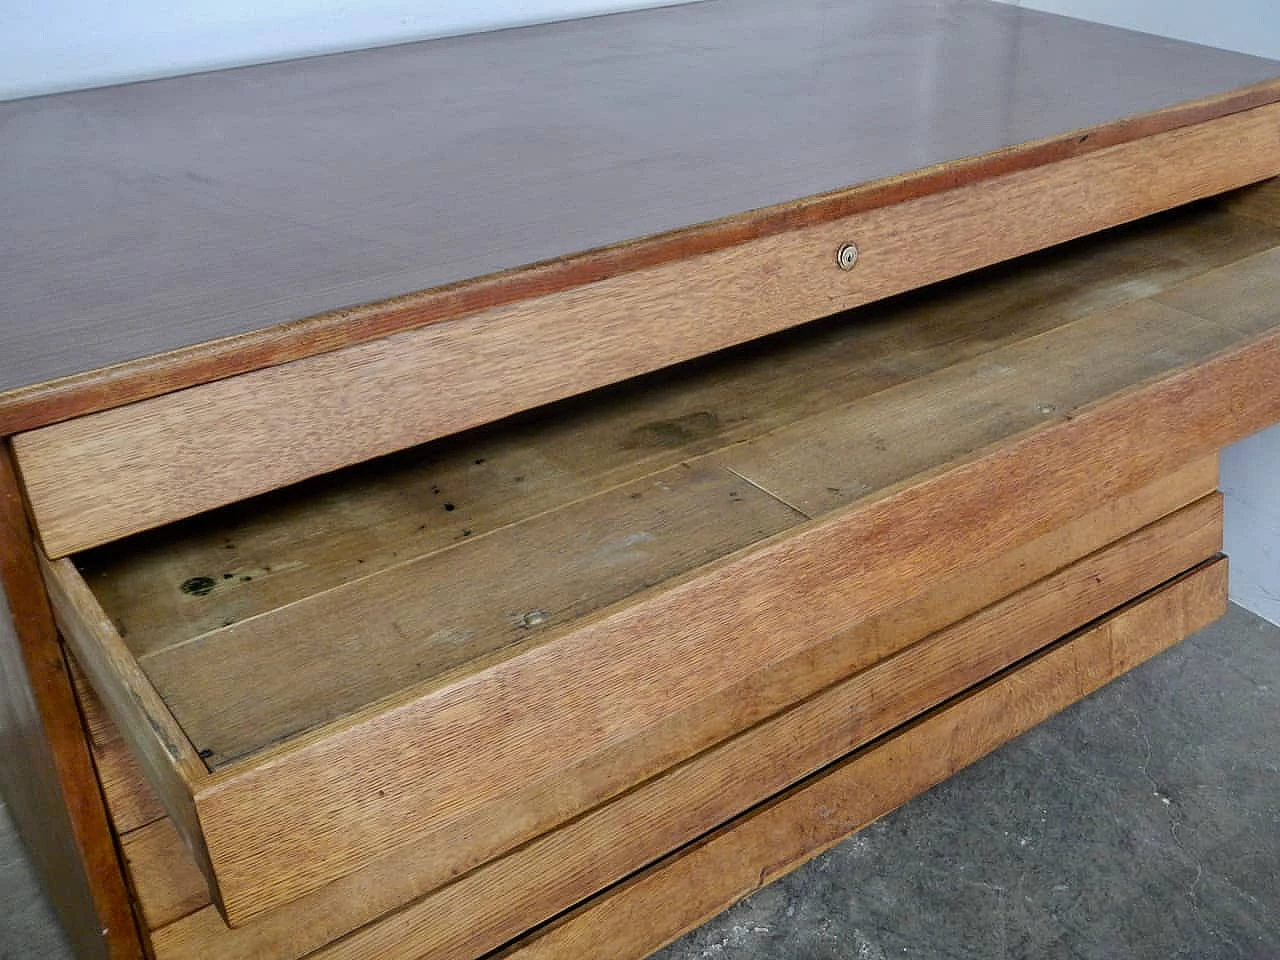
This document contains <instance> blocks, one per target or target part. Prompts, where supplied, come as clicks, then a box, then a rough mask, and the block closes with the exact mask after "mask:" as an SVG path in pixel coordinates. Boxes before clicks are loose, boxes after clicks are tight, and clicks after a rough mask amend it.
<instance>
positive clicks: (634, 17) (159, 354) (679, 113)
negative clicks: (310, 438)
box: [0, 0, 1280, 433]
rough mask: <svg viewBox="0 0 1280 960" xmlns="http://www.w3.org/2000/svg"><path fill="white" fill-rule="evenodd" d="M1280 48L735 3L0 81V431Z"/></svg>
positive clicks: (486, 303)
mask: <svg viewBox="0 0 1280 960" xmlns="http://www.w3.org/2000/svg"><path fill="white" fill-rule="evenodd" d="M1031 49H1034V50H1035V51H1036V55H1035V56H1034V57H1032V56H1026V55H1023V52H1024V51H1026V50H1031ZM1277 74H1280V69H1278V68H1277V67H1276V65H1275V64H1274V63H1271V62H1269V61H1264V60H1258V59H1255V58H1250V57H1244V56H1240V55H1237V54H1229V53H1224V52H1221V51H1213V50H1208V49H1205V48H1203V47H1194V46H1191V45H1188V44H1183V43H1179V42H1176V41H1171V40H1165V39H1162V38H1156V37H1151V36H1142V35H1137V34H1127V33H1124V32H1122V31H1117V30H1114V29H1109V28H1105V27H1100V26H1096V25H1093V24H1086V23H1082V22H1080V21H1071V20H1064V19H1060V18H1055V17H1051V16H1048V15H1045V14H1040V13H1036V12H1033V11H1028V10H1021V9H1016V8H1014V9H1010V8H1009V7H1007V6H1003V5H999V4H988V3H978V2H973V0H909V2H901V0H860V2H858V3H856V4H848V3H838V2H832V0H802V2H800V3H792V4H789V5H788V6H787V8H786V9H785V10H784V9H782V8H780V7H778V6H777V5H776V4H774V3H771V2H768V0H738V2H735V3H714V4H702V5H691V6H688V7H677V8H673V9H667V10H661V11H646V12H641V13H635V14H627V15H620V16H616V17H604V18H596V19H592V20H585V21H581V22H577V23H569V24H556V25H554V26H549V27H536V28H529V29H525V30H510V31H503V32H500V33H497V34H492V35H486V36H477V37H465V38H455V39H450V40H442V41H433V42H429V43H425V44H409V45H404V46H399V47H392V48H387V49H382V50H375V51H365V52H358V53H350V54H343V55H339V56H331V57H321V58H314V59H311V60H305V61H295V62H291V63H280V64H269V65H264V66H259V67H253V68H248V69H241V70H230V71H224V72H220V73H214V74H204V75H199V76H193V77H183V78H177V79H173V80H165V81H158V82H151V83H145V84H132V85H128V86H123V87H117V88H111V89H103V90H93V91H85V92H81V93H75V94H68V95H61V96H57V97H43V98H33V99H29V100H23V101H17V102H13V103H8V104H4V105H0V123H3V124H4V126H5V128H6V131H7V132H9V134H10V136H9V138H8V143H9V146H10V149H8V150H6V151H5V153H4V155H3V157H0V184H5V185H12V186H7V187H5V188H4V189H3V190H0V220H2V221H3V222H4V223H6V225H7V226H8V227H9V231H8V233H7V236H8V237H9V238H11V239H10V240H9V241H8V242H5V243H3V245H2V246H0V259H2V260H3V261H4V262H5V263H6V264H9V265H11V269H10V270H8V271H6V273H5V276H4V278H3V282H0V314H3V315H4V316H5V317H6V326H5V339H4V341H3V347H4V349H3V350H0V391H5V394H4V396H3V400H2V401H0V408H2V409H0V433H8V432H12V431H15V430H17V429H20V428H25V427H30V426H34V425H36V424H37V423H39V422H41V421H44V422H48V420H49V419H50V418H63V417H68V416H72V415H74V414H77V413H83V412H87V411H88V410H91V409H94V408H98V407H101V406H106V405H115V404H119V403H122V402H126V401H128V400H133V399H139V398H141V397H142V396H146V395H149V394H155V393H162V392H168V391H171V390H174V389H178V388H181V387H183V386H188V385H190V384H191V383H192V382H195V381H197V380H205V379H213V378H218V377H223V376H227V375H230V374H232V373H236V372H244V371H245V370H248V369H253V368H255V367H259V366H263V365H266V364H270V363H279V362H282V361H284V360H287V359H291V358H297V357H298V356H300V355H307V354H311V353H316V352H322V351H325V350H332V349H335V348H337V347H339V346H342V345H344V344H349V343H352V342H355V341H358V340H367V339H371V338H377V337H381V336H386V335H387V334H389V333H392V332H394V331H396V330H400V329H405V328H407V327H410V326H417V325H421V324H423V323H427V322H431V321H433V320H439V319H444V318H448V317H453V316H458V315H460V314H464V313H470V312H474V311H475V310H477V309H483V308H486V307H490V306H493V305H495V303H501V302H511V301H512V300H516V299H524V298H527V297H529V296H533V295H537V294H540V293H546V292H549V291H551V290H556V289H563V288H565V287H567V286H573V285H577V284H581V283H586V282H590V281H592V280H598V279H601V278H603V277H606V276H610V275H616V274H618V273H620V272H626V271H628V270H633V269H638V268H641V267H645V266H652V265H654V264H655V263H659V262H663V261H666V260H672V259H679V258H683V257H686V256H689V255H691V254H694V253H703V252H708V251H710V250H715V249H721V248H724V247H727V246H731V245H733V244H736V243H740V242H743V241H745V240H749V239H751V238H753V237H756V236H761V235H764V234H769V233H776V232H779V231H785V230H788V229H791V228H793V227H795V226H798V225H802V224H805V223H812V222H816V221H820V220H828V219H832V218H833V217H837V216H842V215H845V214H848V213H850V212H853V209H865V208H867V207H868V206H880V205H884V204H886V203H891V202H896V201H899V200H902V199H905V198H908V197H910V196H913V195H919V194H921V193H928V192H934V191H936V190H937V189H939V188H942V187H947V186H952V185H954V184H955V183H957V182H964V181H967V180H971V179H974V178H981V177H985V176H990V175H993V174H999V173H1005V172H1008V171H1010V170H1012V169H1019V168H1026V167H1029V166H1036V165H1040V164H1043V163H1046V162H1050V161H1053V160H1058V159H1062V158H1064V157H1067V156H1072V155H1078V154H1079V153H1082V152H1086V151H1089V150H1092V149H1096V148H1098V147H1105V146H1109V145H1112V144H1114V143H1116V142H1123V141H1125V140H1130V139H1136V138H1138V137H1142V136H1146V135H1149V134H1151V133H1156V132H1160V131H1162V130H1167V129H1171V128H1173V127H1178V126H1182V125H1185V124H1188V123H1192V122H1198V121H1201V120H1205V119H1208V118H1211V117H1214V116H1220V115H1223V114H1225V113H1231V112H1236V111H1239V110H1242V109H1247V108H1249V107H1252V106H1257V105H1259V104H1261V103H1266V102H1270V101H1272V100H1274V99H1275V98H1276V96H1277V93H1278V92H1280V87H1278V86H1277V84H1276V83H1275V82H1274V81H1275V78H1276V77H1277ZM868 90H874V91H875V92H876V95H875V96H873V97H868V96H847V95H846V92H847V91H860V92H861V91H868ZM833 110H835V111H837V112H838V115H839V116H840V119H841V122H839V123H832V122H831V116H832V112H833ZM904 174H905V175H906V176H903V175H904ZM866 184H871V185H872V186H871V188H870V189H863V188H860V187H861V185H866ZM851 186H852V187H853V189H850V187H851ZM699 225H702V226H699ZM690 228H695V229H690ZM193 265H199V266H198V267H195V266H193ZM529 265H537V266H534V267H532V268H529ZM474 278H487V279H484V280H481V281H480V282H479V283H475V284H466V282H467V281H472V280H473V279H474ZM459 283H463V284H464V286H462V287H460V288H455V287H452V286H450V285H453V284H459ZM422 290H430V291H433V292H432V293H430V294H428V295H426V296H421V297H409V298H407V299H402V300H392V301H390V302H383V303H378V304H375V305H374V306H372V307H369V308H364V309H356V310H350V309H347V308H350V307H353V306H354V305H358V304H367V303H369V302H370V301H380V300H383V299H384V298H387V297H397V296H399V295H402V294H412V293H414V292H416V291H422ZM317 314H323V315H322V316H320V317H319V318H318V319H316V320H313V321H309V322H304V323H294V321H298V320H299V319H300V318H306V317H312V316H314V315H317ZM226 338H233V339H231V340H229V341H228V340H226ZM235 338H240V339H235ZM211 341H213V342H214V343H212V344H211V343H210V342H211ZM218 341H222V342H218ZM201 345H203V346H201ZM193 347H194V348H193ZM143 357H146V358H152V359H151V360H150V362H147V363H142V364H135V363H134V362H133V361H136V360H137V359H138V358H143ZM86 372H88V373H86ZM50 381H56V382H54V383H53V384H50Z"/></svg>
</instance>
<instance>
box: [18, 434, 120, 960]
mask: <svg viewBox="0 0 1280 960" xmlns="http://www.w3.org/2000/svg"><path fill="white" fill-rule="evenodd" d="M0 756H3V758H4V759H3V762H0V789H2V790H3V796H4V801H5V805H6V806H7V808H8V809H9V811H10V813H11V815H12V816H13V819H14V822H15V823H16V824H17V826H18V831H19V833H20V834H21V836H22V838H23V842H24V844H25V845H26V849H27V852H28V855H29V856H30V858H31V862H32V865H33V866H34V867H35V870H36V874H37V876H38V877H39V878H40V881H41V883H42V885H43V886H44V889H45V892H46V893H47V894H48V896H49V899H50V901H51V902H52V904H53V906H54V909H55V912H56V914H57V916H58V918H59V920H60V922H61V924H62V927H63V929H64V931H65V932H66V934H67V937H68V940H69V942H70V943H71V945H72V947H73V948H74V949H75V950H76V951H77V953H78V955H79V956H81V957H83V958H86V960H87V958H103V960H135V958H141V956H142V948H141V945H140V942H139V939H138V931H137V927H136V926H135V924H134V920H133V913H132V910H131V908H130V906H129V898H128V893H127V890H126V888H125V883H124V876H123V872H122V870H121V866H120V862H119V860H118V858H117V856H116V851H115V846H114V843H113V838H112V833H111V829H110V827H109V825H108V822H107V815H106V811H105V809H104V807H103V802H102V795H101V794H100V793H99V791H98V785H97V781H96V779H95V777H94V769H93V762H92V760H91V759H90V755H89V749H88V747H87V745H86V743H85V735H84V731H83V729H82V728H81V725H80V714H79V711H78V710H77V708H76V701H75V695H74V693H73V692H72V688H71V681H70V678H69V676H68V674H67V666H66V661H65V660H64V658H63V655H62V648H61V646H60V644H59V643H58V636H57V632H56V630H55V628H54V624H53V618H52V616H51V614H50V611H49V604H48V601H47V599H46V598H45V594H44V589H43V587H42V585H41V583H40V575H39V571H38V569H37V567H36V558H35V552H34V548H33V546H32V541H31V533H30V529H29V528H28V526H27V518H26V515H25V512H24V510H23V504H22V499H21V495H20V493H19V490H18V484H17V477H16V475H15V473H14V470H13V461H12V457H11V454H10V451H9V448H8V446H7V444H3V443H0Z"/></svg>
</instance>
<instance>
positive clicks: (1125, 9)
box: [1005, 0, 1280, 59]
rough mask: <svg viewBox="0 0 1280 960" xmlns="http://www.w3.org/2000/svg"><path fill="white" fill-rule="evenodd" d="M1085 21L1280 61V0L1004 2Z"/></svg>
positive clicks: (1034, 0)
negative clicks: (1217, 1) (1214, 0)
mask: <svg viewBox="0 0 1280 960" xmlns="http://www.w3.org/2000/svg"><path fill="white" fill-rule="evenodd" d="M1005 2H1013V3H1014V5H1015V6H1020V7H1028V8H1030V9H1033V10H1046V11H1048V12H1049V13H1060V14H1063V15H1064V16H1068V17H1079V18H1081V19H1082V20H1094V21H1097V22H1098V23H1109V24H1111V25H1112V26H1115V27H1127V28H1128V29H1130V30H1144V31H1146V32H1147V33H1158V34H1161V35H1162V36H1166V37H1177V38H1178V39H1179V40H1190V41H1191V42H1192V43H1203V44H1207V45H1208V46H1211V47H1222V48H1223V49H1226V50H1238V51H1240V52H1241V53H1252V54H1255V55H1256V56H1260V57H1272V58H1276V59H1280V3H1277V2H1276V0H1222V2H1220V3H1190V2H1186V0H1005Z"/></svg>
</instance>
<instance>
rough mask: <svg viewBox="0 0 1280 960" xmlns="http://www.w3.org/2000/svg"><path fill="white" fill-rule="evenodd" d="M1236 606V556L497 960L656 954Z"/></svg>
mask: <svg viewBox="0 0 1280 960" xmlns="http://www.w3.org/2000/svg"><path fill="white" fill-rule="evenodd" d="M1226 604H1227V583H1226V562H1225V561H1224V560H1217V561H1213V562H1211V563H1209V564H1206V565H1205V566H1203V567H1201V568H1200V569H1198V570H1197V571H1195V572H1193V573H1191V574H1188V575H1187V576H1185V577H1182V578H1180V579H1179V580H1177V581H1175V582H1174V583H1172V584H1170V585H1168V586H1165V587H1163V588H1161V589H1158V590H1156V591H1154V592H1152V593H1151V594H1149V595H1147V596H1145V597H1143V598H1141V599H1140V600H1138V601H1135V602H1134V603H1133V604H1131V605H1130V606H1128V607H1126V608H1125V609H1123V610H1121V611H1120V612H1118V613H1116V614H1114V615H1112V616H1111V617H1108V618H1107V619H1105V620H1103V621H1102V622H1100V623H1098V624H1096V625H1093V626H1090V627H1088V628H1086V629H1084V630H1082V631H1080V632H1079V633H1077V634H1074V635H1072V636H1070V637H1067V638H1065V639H1064V640H1063V641H1061V642H1060V643H1058V644H1055V645H1054V646H1053V647H1051V648H1049V649H1048V650H1046V651H1044V652H1043V653H1041V654H1039V655H1038V656H1036V657H1035V658H1033V659H1032V660H1030V661H1028V662H1026V663H1024V664H1020V665H1019V666H1017V667H1015V668H1013V669H1012V670H1010V671H1008V672H1007V673H1005V674H1003V675H1002V676H1000V677H998V678H996V679H994V680H992V681H990V682H988V683H987V684H984V685H983V686H981V687H979V688H978V689H977V690H975V691H973V692H972V693H969V694H966V695H964V696H962V697H960V698H958V699H957V700H955V701H952V702H949V703H947V704H945V705H943V706H942V707H940V708H938V709H937V710H936V711H934V712H933V713H932V714H930V715H928V716H927V717H925V718H923V719H921V720H919V721H917V722H915V723H913V724H911V725H910V726H908V727H907V728H906V729H905V730H902V731H901V732H898V733H895V734H894V735H892V736H890V737H888V738H886V739H884V740H882V741H879V742H877V743H874V744H872V745H870V746H868V747H866V748H865V749H863V750H861V751H859V752H857V753H855V754H854V755H853V756H852V757H850V758H849V759H847V760H845V761H842V762H841V763H839V764H836V765H835V766H833V767H832V768H830V769H829V770H826V771H823V772H822V773H819V774H817V775H816V776H814V777H813V778H812V779H810V780H808V781H806V782H804V783H802V784H799V785H797V786H796V787H795V788H793V789H792V790H790V791H788V792H787V793H786V794H784V795H783V796H781V797H779V798H778V799H776V800H774V801H772V802H771V803H769V804H767V805H765V806H764V807H763V808H761V809H759V810H756V811H752V812H751V813H749V814H747V815H745V816H743V817H741V818H739V819H738V820H735V821H733V822H732V823H729V824H727V825H725V826H724V827H722V828H721V829H720V830H717V831H716V832H715V833H713V834H711V835H710V836H708V837H706V838H704V839H703V840H700V841H698V842H697V843H695V844H693V845H691V846H690V847H688V848H686V849H684V850H681V851H678V852H677V853H675V854H673V855H671V856H670V857H668V858H667V859H665V860H662V861H660V862H658V863H656V864H654V865H653V866H652V867H650V868H649V869H647V870H645V871H643V872H642V873H640V874H638V875H637V876H635V877H633V878H632V879H630V880H628V881H626V882H625V883H623V884H620V885H619V886H618V887H616V888H614V889H612V890H609V891H606V892H605V893H604V894H602V895H600V896H599V897H597V898H595V899H593V900H590V901H588V902H586V903H585V904H583V905H582V906H581V907H579V908H577V909H576V910H574V911H572V912H571V913H569V914H567V915H566V916H565V917H563V918H561V919H560V920H558V921H557V922H555V923H553V924H551V925H549V926H548V927H547V928H545V929H543V930H539V931H536V932H534V933H533V934H531V935H529V936H528V937H527V938H525V939H524V940H522V941H520V942H518V943H516V944H514V945H513V946H512V947H510V948H509V949H507V950H504V951H502V952H501V953H499V954H496V955H495V960H497V958H501V960H574V958H583V960H586V958H589V957H602V956H603V957H610V958H613V960H632V958H635V960H639V958H642V957H646V956H648V955H649V954H650V953H652V952H654V951H655V950H657V949H659V948H660V947H662V946H663V945H665V944H667V943H669V942H671V941H672V940H674V939H676V938H677V937H678V936H680V935H681V934H683V933H685V932H687V931H688V930H691V929H693V928H694V927H696V926H698V925H699V924H701V923H703V922H705V921H706V920H709V919H710V918H711V917H713V916H715V915H716V914H717V913H719V912H721V911H722V910H724V909H726V908H727V907H729V906H730V905H732V904H733V903H734V902H735V901H737V900H739V899H741V898H742V897H744V896H746V895H747V894H749V893H751V892H752V891H754V890H757V889H759V888H760V887H763V886H765V885H766V884H768V883H770V882H772V881H773V880H776V879H777V878H778V877H780V876H783V875H784V874H786V873H788V872H790V871H791V870H793V869H795V867H797V866H799V865H800V864H802V863H804V862H806V861H807V860H809V859H811V858H812V857H814V856H816V855H817V854H819V853H821V852H822V851H823V850H826V849H828V848H829V847H831V846H833V845H835V844H836V843H838V842H840V841H841V840H843V839H844V838H845V837H847V836H849V835H851V834H852V833H854V832H856V831H857V830H859V829H861V828H862V827H864V826H866V825H867V824H869V823H871V822H873V821H874V820H876V819H877V818H879V817H881V816H884V815H885V814H886V813H888V812H890V811H891V810H893V809H895V808H897V807H898V806H900V805H902V804H903V803H905V802H906V801H907V800H909V799H911V798H912V797H914V796H916V795H917V794H919V793H922V792H923V791H925V790H927V789H928V788H929V787H931V786H933V785H934V784H936V783H940V782H941V781H943V780H945V779H946V778H947V777H949V776H951V775H952V774H954V773H955V772H956V771H958V770H960V769H962V768H963V767H965V766H967V765H968V764H970V763H972V762H973V761H975V760H977V759H978V758H979V757H982V756H984V755H985V754H987V753H990V752H991V751H992V750H994V749H995V748H996V747H998V746H1000V745H1001V744H1003V743H1005V742H1006V741H1008V740H1010V739H1012V738H1013V737H1015V736H1017V735H1018V734H1020V733H1022V732H1024V731H1025V730H1028V729H1030V728H1031V727H1033V726H1034V725H1035V724H1037V723H1040V722H1041V721H1043V720H1045V719H1047V718H1048V717H1050V716H1052V715H1053V714H1054V713H1056V712H1058V711H1059V710H1061V709H1063V708H1064V707H1066V706H1068V705H1069V704H1071V703H1073V702H1074V701H1076V700H1078V699H1080V698H1082V697H1084V696H1086V695H1088V694H1089V693H1091V692H1093V691H1094V690H1096V689H1098V688H1099V687H1102V686H1103V685H1105V684H1106V683H1107V682H1109V681H1110V680H1112V679H1114V678H1115V677H1117V676H1119V675H1120V674H1122V673H1124V672H1126V671H1127V670H1130V669H1132V668H1133V667H1134V666H1136V665H1137V664H1139V663H1141V662H1142V661H1143V660H1146V659H1148V658H1149V657H1151V656H1154V655H1155V654H1157V653H1159V652H1160V651H1161V650H1164V649H1165V648H1167V647H1169V646H1172V645H1173V644H1174V643H1176V642H1177V641H1178V640H1180V639H1182V638H1183V637H1185V636H1187V635H1188V634H1190V633H1193V632H1194V631H1196V630H1198V629H1200V628H1202V627H1204V626H1206V625H1207V624H1209V623H1211V622H1212V621H1213V620H1215V619H1217V618H1218V617H1219V616H1221V615H1222V613H1223V612H1224V611H1225V609H1226ZM382 956H383V957H384V958H385V960H400V958H408V957H417V956H421V954H417V953H413V952H408V953H403V954H400V955H399V957H397V956H395V955H390V954H384V955H382Z"/></svg>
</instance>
